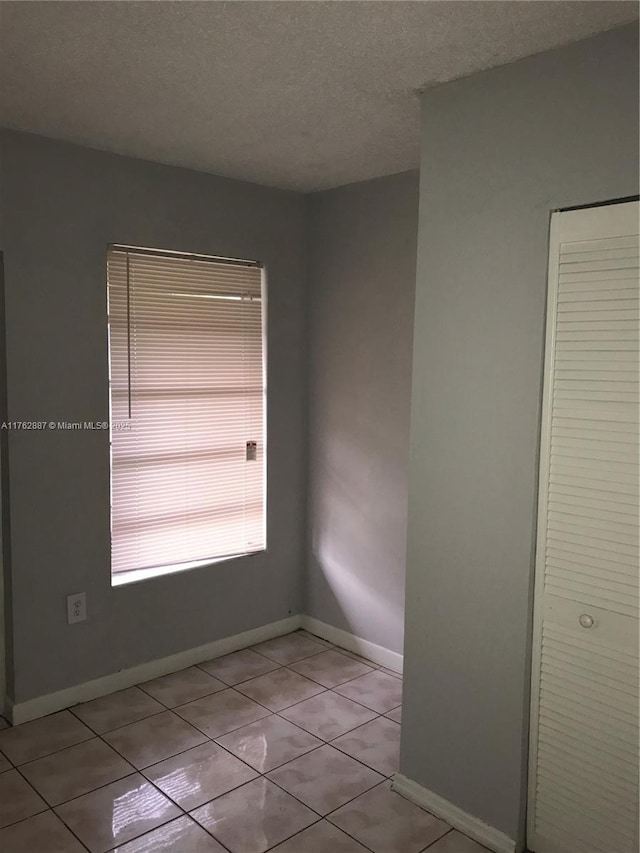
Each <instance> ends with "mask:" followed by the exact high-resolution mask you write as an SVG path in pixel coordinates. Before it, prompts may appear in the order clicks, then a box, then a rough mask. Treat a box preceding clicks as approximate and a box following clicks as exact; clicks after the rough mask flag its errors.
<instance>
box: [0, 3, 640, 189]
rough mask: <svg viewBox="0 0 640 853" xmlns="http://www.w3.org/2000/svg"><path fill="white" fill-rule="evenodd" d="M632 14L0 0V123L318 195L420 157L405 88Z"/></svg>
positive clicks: (608, 9) (615, 8) (569, 9)
mask: <svg viewBox="0 0 640 853" xmlns="http://www.w3.org/2000/svg"><path fill="white" fill-rule="evenodd" d="M637 17H638V5H637V3H635V2H616V0H604V2H598V0H588V2H581V0H550V2H546V1H545V0H538V1H537V2H527V1H526V0H508V2H500V1H499V0H498V2H488V0H470V1H469V2H467V0H454V2H448V0H421V2H420V1H419V2H405V0H389V2H385V0H374V2H347V0H334V1H333V2H315V0H302V2H300V1H299V0H284V2H273V0H258V2H250V0H235V2H215V0H212V2H190V0H181V2H164V0H155V2H99V1H98V0H93V1H92V2H2V3H0V124H2V125H4V126H5V127H10V128H14V129H18V130H25V131H31V132H34V133H40V134H43V135H45V136H50V137H54V138H58V139H65V140H69V141H71V142H77V143H81V144H84V145H89V146H92V147H94V148H101V149H106V150H108V151H116V152H119V153H122V154H129V155H133V156H136V157H142V158H145V159H148V160H157V161H159V162H163V163H173V164H176V165H180V166H187V167H190V168H193V169H199V170H201V171H206V172H213V173H215V174H218V175H226V176H229V177H233V178H241V179H244V180H248V181H253V182H255V183H260V184H267V185H271V186H277V187H286V188H291V189H297V190H305V191H311V190H318V189H325V188H328V187H334V186H338V185H341V184H345V183H350V182H352V181H358V180H364V179H366V178H371V177H376V176H379V175H386V174H391V173H394V172H400V171H403V170H405V169H411V168H414V167H417V165H418V152H419V136H418V117H419V104H418V96H417V92H418V91H419V90H420V89H424V88H426V87H429V86H435V85H437V84H438V83H442V82H444V81H447V80H452V79H454V78H456V77H461V76H464V75H467V74H471V73H473V72H475V71H479V70H481V69H485V68H489V67H492V66H496V65H502V64H504V63H507V62H512V61H514V60H516V59H519V58H521V57H523V56H527V55H530V54H533V53H537V52H539V51H541V50H545V49H547V48H550V47H555V46H558V45H561V44H565V43H567V42H570V41H574V40H577V39H581V38H585V37H587V36H589V35H592V34H593V33H596V32H599V31H601V30H605V29H608V28H610V27H613V26H617V25H619V24H623V23H625V22H628V21H631V20H634V19H636V18H637Z"/></svg>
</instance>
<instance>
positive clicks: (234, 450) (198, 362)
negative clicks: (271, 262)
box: [107, 246, 266, 584]
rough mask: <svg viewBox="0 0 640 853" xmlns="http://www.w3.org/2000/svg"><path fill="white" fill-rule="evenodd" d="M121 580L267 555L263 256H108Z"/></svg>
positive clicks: (140, 252) (128, 250)
mask: <svg viewBox="0 0 640 853" xmlns="http://www.w3.org/2000/svg"><path fill="white" fill-rule="evenodd" d="M107 293H108V314H109V379H110V382H109V387H110V399H111V569H112V576H113V583H114V584H118V583H123V582H126V581H129V580H137V579H139V578H141V577H146V576H147V575H150V574H161V573H164V572H169V571H176V570H179V569H182V568H189V567H191V566H194V565H198V564H203V563H209V562H213V561H215V560H219V559H223V558H225V557H232V556H237V555H240V554H247V553H250V552H254V551H261V550H264V548H265V546H266V532H265V526H266V525H265V460H266V455H265V397H266V378H265V361H264V343H263V329H264V322H263V317H264V282H263V274H262V269H261V268H260V265H259V264H257V263H255V262H250V261H231V260H227V259H223V258H210V257H203V256H199V255H198V256H196V255H182V254H178V253H171V252H162V251H156V250H147V249H137V248H132V247H126V246H113V247H111V248H110V249H109V252H108V258H107Z"/></svg>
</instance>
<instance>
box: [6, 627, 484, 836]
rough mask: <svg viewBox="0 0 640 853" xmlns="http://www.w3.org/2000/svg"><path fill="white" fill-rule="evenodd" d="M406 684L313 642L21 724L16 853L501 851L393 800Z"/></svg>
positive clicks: (247, 653)
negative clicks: (402, 703) (393, 784)
mask: <svg viewBox="0 0 640 853" xmlns="http://www.w3.org/2000/svg"><path fill="white" fill-rule="evenodd" d="M401 702H402V680H401V679H400V678H399V677H398V676H397V675H395V674H394V673H392V672H390V671H389V670H385V669H384V668H383V667H380V666H378V665H377V664H374V663H371V661H367V660H364V659H363V658H360V657H358V656H357V655H353V654H351V653H350V652H346V651H344V650H342V649H338V648H336V647H334V646H332V645H331V644H330V643H327V642H326V641H324V640H320V639H318V638H315V637H313V636H311V635H310V634H308V633H306V632H305V631H297V632H295V633H293V634H288V635H287V636H285V637H279V638H277V639H274V640H268V641H267V642H265V643H260V644H258V645H256V646H254V647H253V648H251V649H244V650H242V651H239V652H234V653H233V654H230V655H226V656H225V657H221V658H218V659H216V660H212V661H208V662H206V663H203V664H200V665H199V666H192V667H189V668H188V669H184V670H182V671H180V672H176V673H174V674H172V675H167V676H164V677H162V678H155V679H153V681H148V682H146V683H144V684H140V685H139V686H138V687H130V688H128V689H127V690H121V691H120V692H119V693H114V694H112V695H110V696H105V697H104V698H101V699H95V700H93V701H92V702H86V703H84V704H82V705H76V706H75V707H73V708H70V709H69V710H66V711H60V712H58V713H56V714H51V715H50V716H49V717H44V718H42V719H40V720H34V721H33V722H30V723H24V724H23V725H21V726H15V727H11V726H9V725H8V724H7V723H6V722H5V721H3V720H2V719H1V718H0V850H1V851H2V853H86V851H89V853H107V851H117V853H226V851H229V853H265V851H267V850H269V851H273V853H423V851H425V850H428V851H429V853H486V851H485V848H484V847H481V846H480V845H479V844H477V843H476V842H474V841H471V840H470V839H469V838H466V837H465V836H464V835H461V834H460V833H459V832H456V831H455V830H452V829H451V828H450V827H449V826H448V825H447V824H446V823H444V822H443V821H441V820H438V819H437V818H436V817H434V816H433V815H431V814H429V813H428V812H426V811H424V810H423V809H420V808H418V807H417V806H415V805H413V804H412V803H410V802H408V801H407V800H405V799H403V798H402V797H400V796H398V795H397V794H395V793H393V792H392V791H391V786H390V777H391V776H392V775H393V774H394V773H395V772H396V771H397V769H398V759H399V750H400V716H401Z"/></svg>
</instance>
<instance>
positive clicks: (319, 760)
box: [269, 746, 384, 815]
mask: <svg viewBox="0 0 640 853" xmlns="http://www.w3.org/2000/svg"><path fill="white" fill-rule="evenodd" d="M269 779H271V781H272V782H275V783H276V784H277V785H279V786H280V787H281V788H284V789H285V791H288V792H289V793H290V794H293V795H294V796H295V797H296V798H297V799H298V800H301V801H302V802H303V803H304V804H305V805H306V806H309V808H311V809H313V810H314V811H316V812H318V814H322V815H325V814H328V812H332V811H333V810H334V809H337V808H338V807H339V806H342V805H344V804H345V803H347V802H348V801H349V800H353V798H354V797H357V796H358V795H359V794H362V793H364V792H365V791H368V790H369V788H373V787H374V785H378V784H379V783H380V782H382V781H383V779H384V777H383V776H380V774H379V773H375V772H374V771H373V770H370V769H369V768H368V767H365V766H364V765H362V764H360V762H359V761H354V759H353V758H349V756H347V755H343V754H342V753H341V752H338V750H337V749H334V748H333V747H332V746H323V747H321V748H320V749H314V750H313V752H310V753H308V754H307V755H303V756H301V757H300V758H296V759H295V760H294V761H290V762H289V763H288V764H285V765H284V766H282V767H279V768H278V769H277V770H274V771H273V772H272V773H269Z"/></svg>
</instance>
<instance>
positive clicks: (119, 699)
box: [73, 687, 164, 735]
mask: <svg viewBox="0 0 640 853" xmlns="http://www.w3.org/2000/svg"><path fill="white" fill-rule="evenodd" d="M162 711H164V706H163V705H161V704H160V703H159V702H156V700H155V699H153V698H152V697H151V696H148V695H147V694H146V693H145V692H144V691H143V690H140V689H139V688H138V687H128V688H127V689H126V690H119V691H118V692H117V693H111V694H110V695H109V696H102V697H101V698H100V699H92V700H91V702H83V703H82V704H81V705H76V706H75V707H74V708H73V713H74V714H75V715H76V717H79V718H80V719H81V720H82V721H83V722H85V723H86V724H87V725H88V726H89V727H90V728H92V729H93V731H94V732H96V733H97V734H99V735H101V734H104V732H110V731H112V730H113V729H119V728H120V727H121V726H126V725H128V724H129V723H135V722H136V721H137V720H143V719H144V718H145V717H150V716H151V715H152V714H159V713H161V712H162Z"/></svg>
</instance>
